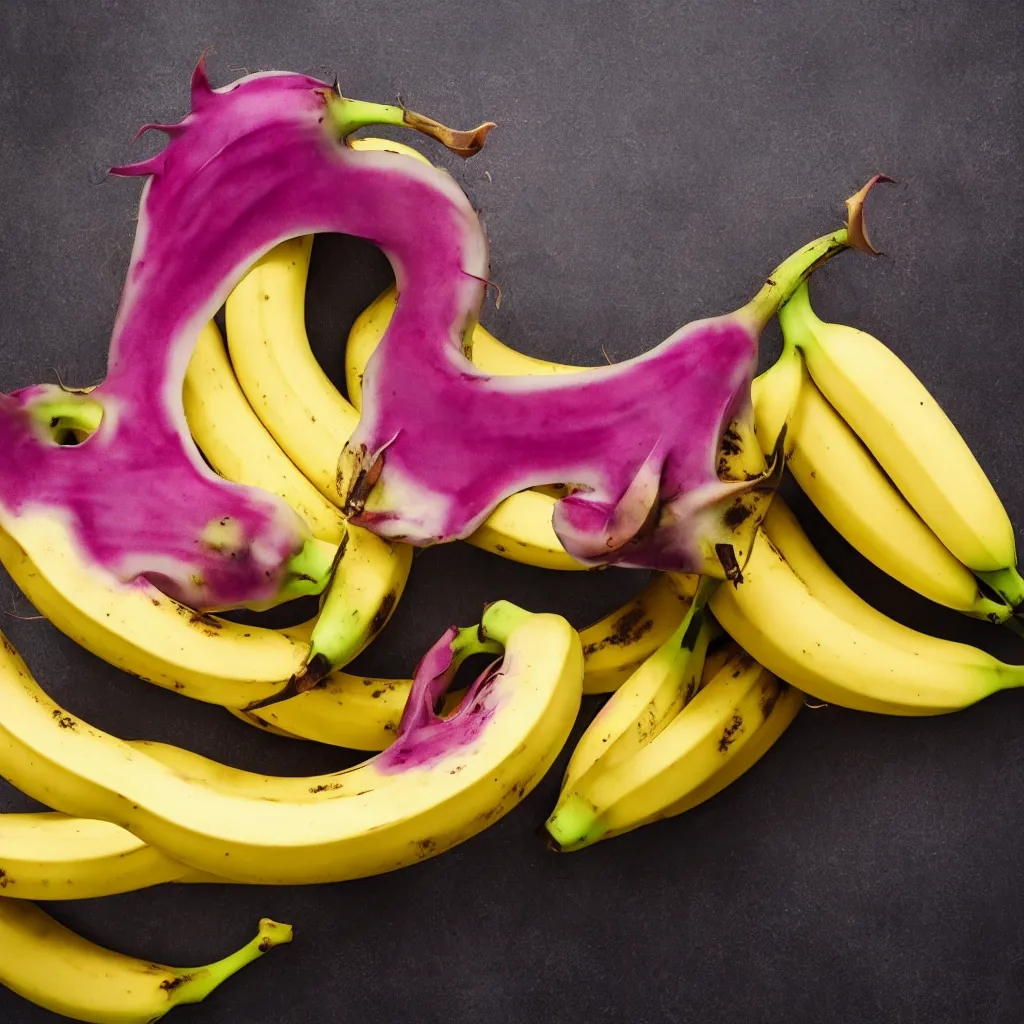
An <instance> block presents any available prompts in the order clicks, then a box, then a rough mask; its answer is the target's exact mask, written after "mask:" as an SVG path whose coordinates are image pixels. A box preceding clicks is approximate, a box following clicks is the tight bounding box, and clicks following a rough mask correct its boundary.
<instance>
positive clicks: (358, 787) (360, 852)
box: [0, 602, 583, 884]
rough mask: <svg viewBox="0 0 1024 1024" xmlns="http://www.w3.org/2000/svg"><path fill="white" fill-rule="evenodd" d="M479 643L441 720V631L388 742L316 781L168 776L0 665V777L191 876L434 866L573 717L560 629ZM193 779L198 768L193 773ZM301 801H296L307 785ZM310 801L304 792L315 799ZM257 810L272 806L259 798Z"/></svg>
mask: <svg viewBox="0 0 1024 1024" xmlns="http://www.w3.org/2000/svg"><path fill="white" fill-rule="evenodd" d="M478 628H479V630H480V635H481V638H482V639H486V640H493V641H496V642H498V643H500V644H501V645H502V646H504V647H505V657H504V660H503V662H502V664H501V667H500V668H494V667H492V668H491V669H489V670H488V671H486V672H485V673H484V674H483V675H482V676H481V677H480V678H479V679H478V680H477V682H476V683H475V684H474V685H473V686H472V687H471V688H470V690H469V691H468V692H467V695H466V697H465V698H464V700H463V702H462V704H461V705H460V707H459V709H458V710H457V711H456V712H455V713H454V714H452V715H451V716H450V717H448V718H447V719H444V720H441V719H439V718H438V717H437V716H436V715H435V714H434V712H433V706H434V703H435V701H436V700H437V699H438V698H439V697H440V696H441V695H442V694H443V693H444V691H445V690H446V689H447V687H448V685H449V684H450V681H451V675H452V673H451V662H452V654H453V652H452V648H451V644H452V643H453V642H454V641H455V639H456V638H457V636H458V631H457V630H455V629H454V628H452V629H451V630H449V631H448V632H447V633H446V634H445V635H444V637H442V639H441V640H440V641H439V642H438V643H437V644H436V645H435V646H434V648H432V649H431V651H429V652H428V653H427V655H425V656H424V658H423V659H422V660H421V662H420V666H419V668H418V672H417V684H418V688H417V689H416V690H415V691H414V693H413V694H412V695H411V698H410V701H409V703H408V705H407V707H406V711H405V715H404V717H403V720H402V727H401V728H400V730H399V735H398V737H397V738H396V741H395V743H393V744H392V746H391V747H389V748H388V750H386V751H385V752H384V753H382V754H378V755H377V756H376V757H374V758H373V759H371V760H370V761H367V762H365V763H363V764H361V765H359V766H358V767H356V768H352V769H349V770H348V771H345V772H341V773H336V775H334V776H328V777H326V778H325V779H324V780H322V781H321V780H312V781H311V780H294V779H286V780H275V779H263V778H262V777H261V781H260V783H259V788H258V789H255V790H253V789H250V788H249V787H250V786H256V785H257V783H255V782H254V780H253V779H252V778H251V777H249V773H237V772H235V773H232V772H229V773H228V774H229V775H230V776H231V778H230V779H229V780H227V781H225V780H224V779H223V778H222V777H220V776H219V775H218V777H217V778H210V777H209V774H210V766H209V764H206V765H205V766H204V767H203V768H202V769H201V770H199V771H195V772H194V773H193V770H191V769H187V768H183V767H182V766H177V767H174V768H172V767H170V766H168V765H166V764H164V763H162V762H161V761H160V760H157V759H156V758H154V757H153V756H151V755H149V754H147V753H144V752H143V751H142V750H140V749H139V748H138V746H131V745H129V744H127V743H124V742H122V741H120V740H118V739H116V738H115V737H113V736H110V735H108V734H106V733H103V732H102V731H100V730H99V729H96V728H94V727H91V726H89V725H87V724H85V723H84V722H81V721H80V720H78V719H77V718H75V717H74V716H73V715H71V714H69V713H68V712H67V711H65V710H64V709H63V708H61V707H60V706H59V705H57V704H55V703H54V702H53V701H52V700H50V699H49V698H48V697H47V696H46V694H45V693H44V692H43V691H42V690H41V689H40V688H39V686H38V685H37V684H36V683H35V682H34V680H33V679H32V677H31V675H30V674H29V672H28V670H27V668H26V667H25V666H24V663H23V662H22V661H21V660H20V658H18V657H17V654H16V653H15V652H14V650H13V648H11V647H10V645H7V646H5V647H4V649H3V651H0V704H2V706H3V708H4V714H3V716H2V720H0V775H3V776H4V777H5V778H7V779H8V780H9V781H10V782H11V783H12V784H14V785H15V786H17V787H18V788H20V789H22V790H23V791H24V792H26V793H27V794H29V795H30V796H33V797H34V798H35V799H38V800H41V801H43V802H45V803H47V804H48V805H49V806H51V807H54V808H56V809H57V810H62V811H64V812H66V813H73V814H80V815H82V816H88V817H94V818H102V819H104V820H108V821H115V822H117V823H119V824H124V825H126V826H127V827H128V828H129V829H130V831H132V832H133V833H134V834H135V835H137V836H139V838H141V839H143V840H144V841H145V842H148V843H151V844H152V845H154V846H156V847H158V848H159V849H161V850H163V851H165V852H166V853H167V855H168V856H170V857H172V858H175V859H177V860H180V861H181V862H182V863H184V864H188V865H190V866H191V867H193V868H196V869H198V870H200V871H208V872H210V873H211V874H217V875H220V876H224V877H226V878H232V879H235V880H238V881H244V882H253V883H272V884H290V883H312V882H326V881H340V880H343V879H347V878H358V877H362V876H365V875H369V874H375V873H378V872H382V871H389V870H392V869H394V868H397V867H402V866H404V865H406V864H411V863H415V862H417V861H418V860H422V859H423V858H425V857H430V856H433V855H435V854H437V853H440V852H442V851H443V850H445V849H448V848H449V847H451V846H453V845H455V844H456V843H458V842H460V841H462V840H464V839H466V838H468V837H469V836H471V835H473V834H475V833H476V832H478V831H480V830H481V829H482V828H484V827H485V826H486V825H487V824H488V823H489V822H491V821H494V820H497V818H499V817H500V816H501V815H502V814H504V813H505V812H506V811H507V810H509V809H510V808H511V807H512V806H514V805H515V804H516V803H518V802H519V801H520V800H521V799H522V798H523V797H524V796H525V795H526V793H528V792H529V791H530V790H531V789H532V788H533V787H534V786H535V785H536V784H537V782H538V781H539V780H540V778H541V777H542V776H543V774H544V773H545V772H546V771H547V769H548V768H549V767H550V765H551V763H552V761H553V760H554V758H555V756H556V755H557V753H558V751H559V749H560V748H561V746H562V744H563V743H564V742H565V740H566V738H567V736H568V735H569V731H570V729H571V727H572V723H573V721H574V720H575V716H576V713H577V710H578V708H579V703H580V696H581V680H582V675H583V658H582V651H581V647H580V642H579V636H578V634H577V633H576V631H575V630H573V629H572V627H571V626H570V625H569V624H568V623H567V622H566V621H565V620H564V619H562V618H561V617H559V616H556V615H548V614H538V615H532V614H530V613H528V612H525V611H523V610H522V609H519V608H516V607H515V606H514V605H510V604H508V603H507V602H497V603H496V604H493V605H491V606H489V607H488V608H487V609H486V611H485V613H484V616H483V619H482V621H481V624H480V626H479V627H478ZM191 761H192V763H193V764H195V763H196V762H195V759H194V758H193V759H191ZM303 781H305V782H306V783H307V785H306V790H307V792H306V793H305V794H303V796H302V798H301V799H294V798H293V797H294V796H295V794H296V791H297V789H298V788H299V787H300V786H301V784H302V782H303ZM313 790H315V792H313ZM267 796H270V797H279V799H266V797H267Z"/></svg>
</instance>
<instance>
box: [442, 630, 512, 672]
mask: <svg viewBox="0 0 1024 1024" xmlns="http://www.w3.org/2000/svg"><path fill="white" fill-rule="evenodd" d="M503 650H504V647H503V645H502V644H501V643H499V641H497V640H492V639H490V638H488V637H486V636H481V635H480V627H479V626H463V627H462V628H461V629H460V630H459V632H458V634H457V635H456V637H455V639H454V640H453V641H452V665H453V666H454V667H455V669H456V670H458V668H459V667H460V666H461V665H462V663H463V662H464V661H466V660H467V659H469V658H472V657H473V655H474V654H501V653H502V651H503Z"/></svg>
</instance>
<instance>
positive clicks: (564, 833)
mask: <svg viewBox="0 0 1024 1024" xmlns="http://www.w3.org/2000/svg"><path fill="white" fill-rule="evenodd" d="M596 818H597V809H596V808H595V807H594V805H593V804H592V803H591V802H590V801H589V800H586V799H585V798H584V797H582V796H580V795H579V794H578V793H573V794H572V796H570V797H569V799H568V800H566V801H565V803H564V804H562V806H561V807H560V808H559V809H558V813H557V814H553V815H551V817H550V818H548V820H547V822H546V823H545V825H544V827H545V828H546V829H547V830H548V835H549V836H550V837H551V839H550V841H549V846H551V848H552V849H554V850H556V851H557V852H559V853H561V852H563V851H567V850H569V849H570V848H573V847H576V846H577V845H578V844H579V843H580V842H581V841H582V840H583V839H584V838H586V836H587V833H588V832H589V831H590V830H591V828H593V826H594V820H595V819H596Z"/></svg>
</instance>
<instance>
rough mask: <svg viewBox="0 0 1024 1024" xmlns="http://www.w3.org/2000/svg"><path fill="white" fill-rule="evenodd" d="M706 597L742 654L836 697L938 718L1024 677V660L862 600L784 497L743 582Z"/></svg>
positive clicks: (863, 706) (854, 704) (858, 705)
mask: <svg viewBox="0 0 1024 1024" xmlns="http://www.w3.org/2000/svg"><path fill="white" fill-rule="evenodd" d="M709 604H710V607H711V610H712V611H713V612H714V614H715V618H716V619H718V621H719V623H721V625H722V626H723V628H724V629H725V630H726V632H728V633H729V634H730V635H731V636H732V637H733V639H735V640H736V642H737V643H738V644H739V645H740V646H741V647H742V648H743V649H744V650H745V651H748V652H749V653H750V654H751V655H752V656H753V657H755V658H756V659H757V660H758V661H760V662H761V663H762V664H763V665H765V666H766V667H767V668H768V669H769V670H770V671H772V672H774V673H776V674H777V675H779V676H780V677H781V678H783V679H785V680H786V681H787V682H789V683H791V684H793V685H794V686H797V687H799V688H800V689H801V690H804V691H805V692H806V693H809V694H810V695H811V696H813V697H816V698H817V699H818V700H822V701H826V702H828V703H830V704H839V705H841V706H843V707H849V708H854V709H857V710H861V711H873V712H878V713H882V714H893V715H933V714H942V713H944V712H948V711H955V710H958V709H959V708H962V707H966V706H967V705H969V704H973V703H974V702H975V701H978V700H981V699H982V698H983V697H986V696H988V695H989V694H991V693H994V692H995V691H997V690H1000V689H1003V688H1006V687H1013V686H1019V685H1022V684H1024V667H1019V666H1013V665H1005V664H1003V663H1002V662H1000V661H998V660H997V659H996V658H993V657H991V656H990V655H988V654H986V653H985V652H984V651H980V650H978V649H976V648H974V647H970V646H968V645H967V644H959V643H953V642H952V641H949V640H941V639H938V638H936V637H931V636H927V635H925V634H923V633H918V632H916V631H914V630H912V629H909V628H908V627H906V626H903V625H901V624H899V623H897V622H894V621H893V620H892V619H889V618H888V617H887V616H885V615H883V614H882V613H881V612H879V611H877V610H876V609H874V608H872V607H871V606H870V605H869V604H867V602H865V601H862V600H861V599H860V598H859V597H858V596H857V595H856V594H854V593H853V591H851V590H850V589H849V588H848V587H846V586H845V584H844V583H843V582H842V581H841V580H840V579H839V578H838V577H837V576H836V575H835V574H834V573H833V572H832V570H831V569H829V567H828V566H827V565H826V564H825V562H824V561H823V560H822V559H821V557H820V556H819V555H818V554H817V552H815V551H814V549H813V547H811V545H810V542H809V541H808V540H807V538H806V536H805V535H804V533H803V531H802V530H801V529H800V526H799V524H798V523H797V522H796V519H795V517H794V516H793V515H792V513H791V512H789V510H788V509H787V507H786V506H785V505H784V504H783V502H782V501H781V499H780V498H778V496H776V498H775V500H774V501H773V502H772V505H771V508H770V509H769V512H768V515H767V517H766V518H765V522H764V529H763V530H762V531H761V534H760V535H759V537H758V540H757V543H756V544H755V545H754V550H753V552H752V553H751V557H750V561H749V562H748V563H747V565H746V567H745V568H744V571H743V580H742V582H741V583H738V584H735V585H734V584H731V583H728V584H726V585H723V586H721V587H719V588H718V590H717V591H716V592H715V593H714V594H713V595H712V597H711V600H710V602H709Z"/></svg>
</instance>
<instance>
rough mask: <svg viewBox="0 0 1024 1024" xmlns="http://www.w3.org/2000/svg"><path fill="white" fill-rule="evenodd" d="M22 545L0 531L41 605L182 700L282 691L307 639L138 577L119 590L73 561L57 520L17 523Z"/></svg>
mask: <svg viewBox="0 0 1024 1024" xmlns="http://www.w3.org/2000/svg"><path fill="white" fill-rule="evenodd" d="M21 529H22V532H23V533H24V532H26V531H31V539H30V540H29V541H28V543H27V547H28V548H29V549H30V550H31V551H32V553H33V557H32V558H30V557H29V555H28V553H27V551H26V548H25V547H23V546H22V544H20V543H18V542H17V541H15V540H14V538H13V537H12V536H11V535H10V534H7V533H5V532H4V531H2V530H0V561H2V562H3V564H4V567H5V568H6V569H7V571H8V572H9V573H10V574H11V577H12V578H13V579H14V582H15V583H16V584H17V585H18V586H19V587H20V588H21V590H22V591H23V592H24V594H25V596H26V597H27V598H28V599H29V601H31V602H32V604H33V605H35V607H36V608H37V609H38V611H39V612H40V613H41V614H43V615H45V616H46V617H47V618H48V619H49V620H50V622H52V623H53V625H55V626H56V627H57V628H58V629H59V630H60V631H61V632H62V633H65V634H66V635H67V636H69V637H71V639H72V640H74V641H75V642H76V643H78V644H80V645H81V646H82V647H84V648H85V649H86V650H88V651H91V652H92V653H93V654H95V655H97V656H98V657H100V658H103V660H104V661H107V662H109V663H110V664H111V665H114V666H115V667H117V668H120V669H123V670H124V671H125V672H130V673H131V674H132V675H136V676H139V677H140V678H142V679H145V680H147V681H148V682H151V683H155V684H156V685H157V686H163V687H165V688H166V689H170V690H174V691H175V692H177V693H180V694H182V695H184V696H186V697H192V698H194V699H196V700H203V701H209V702H212V703H215V704H224V705H228V706H233V707H245V706H246V705H248V704H250V703H253V702H254V701H258V700H262V699H264V698H266V697H268V696H271V695H273V694H275V693H279V692H280V691H281V690H282V689H283V688H284V687H285V685H286V684H287V682H288V680H289V679H291V678H292V677H293V676H294V675H295V674H296V673H298V672H300V671H301V670H302V668H303V666H304V664H305V662H306V657H307V655H308V653H309V644H308V643H303V642H301V641H298V640H294V639H292V638H290V637H288V636H285V635H284V634H283V633H279V632H277V631H275V630H271V629H261V628H260V627H257V626H241V625H238V624H237V623H234V622H229V621H228V620H227V619H223V618H220V617H218V616H216V615H207V614H200V613H198V612H195V611H193V610H192V609H191V608H186V607H185V606H184V605H182V604H179V603H178V602H177V601H175V600H174V599H173V598H170V597H167V596H166V595H165V594H163V593H162V592H161V591H159V590H157V589H156V587H153V586H150V585H149V584H147V583H144V582H142V581H140V582H138V583H136V584H134V585H133V586H124V585H122V584H119V583H118V582H117V581H115V580H113V579H112V578H111V577H109V576H106V574H100V573H99V572H97V571H96V569H95V567H94V566H92V565H89V564H87V563H85V562H84V561H83V560H82V559H81V558H79V556H78V553H77V549H76V547H75V545H74V544H73V543H72V541H71V538H70V537H69V536H68V533H67V530H66V529H65V527H64V525H63V524H62V523H61V522H60V520H58V519H55V518H44V517H41V516H35V517H32V518H31V519H30V520H29V519H26V520H25V521H24V522H22V523H21Z"/></svg>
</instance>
